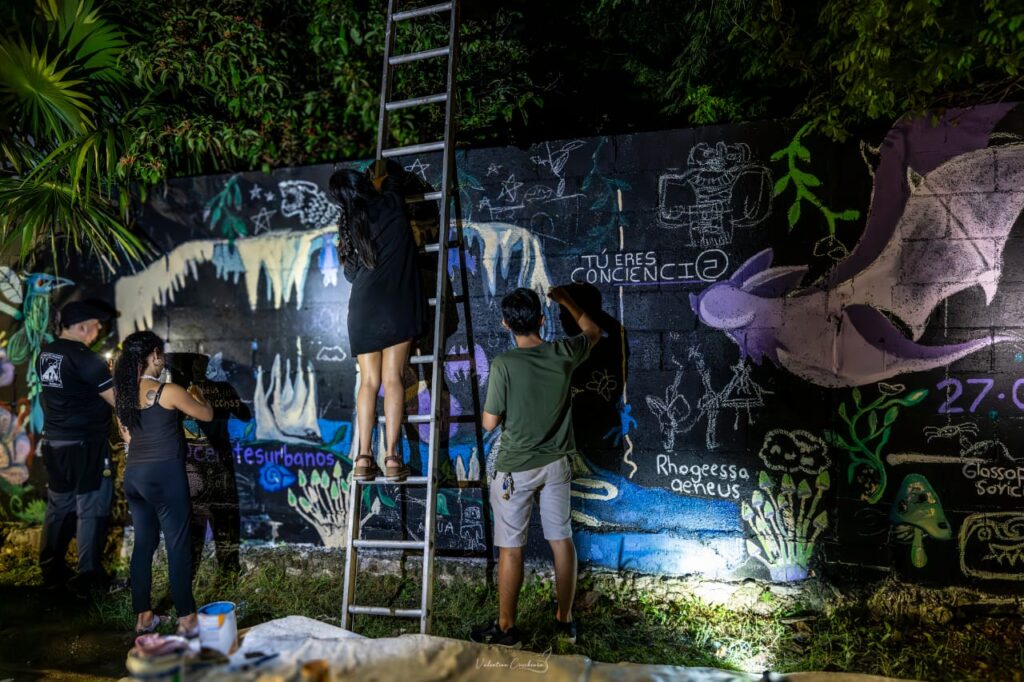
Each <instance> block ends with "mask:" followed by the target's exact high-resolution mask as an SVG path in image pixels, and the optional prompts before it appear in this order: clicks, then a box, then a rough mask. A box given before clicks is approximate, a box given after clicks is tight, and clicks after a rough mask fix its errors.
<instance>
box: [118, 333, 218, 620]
mask: <svg viewBox="0 0 1024 682" xmlns="http://www.w3.org/2000/svg"><path fill="white" fill-rule="evenodd" d="M163 347H164V343H163V341H162V340H161V339H160V337H159V336H157V335H156V334H154V333H153V332H149V331H144V332H136V333H134V334H131V335H129V336H128V338H126V339H125V340H124V342H123V344H122V352H121V356H120V357H119V358H118V360H117V365H116V366H115V367H114V381H115V391H116V396H117V400H116V406H115V410H116V412H117V418H118V421H119V422H120V425H121V428H122V432H124V433H125V440H127V441H128V459H127V463H126V465H125V471H124V495H125V498H126V499H127V501H128V509H129V511H130V512H131V515H132V525H133V526H134V527H135V547H134V548H133V549H132V558H131V564H130V568H129V571H130V576H131V588H132V609H133V610H134V611H135V613H136V614H137V617H136V625H135V629H136V632H140V633H142V632H152V631H153V630H155V629H156V627H157V626H158V625H159V623H160V617H159V616H157V615H155V614H154V613H153V609H152V607H151V602H150V598H151V595H150V592H151V588H152V582H153V554H154V553H155V552H156V548H157V545H159V544H160V531H163V534H164V542H165V543H166V546H167V562H168V573H169V577H170V583H171V598H172V599H173V600H174V608H175V610H176V611H177V612H178V634H180V635H184V636H186V637H194V636H196V635H198V634H199V625H198V616H197V615H196V603H195V599H194V598H193V596H192V550H191V547H190V544H189V517H190V514H191V504H190V502H189V490H188V478H187V477H186V475H185V435H184V433H183V432H182V430H181V424H180V423H179V421H178V412H179V411H180V412H182V413H184V414H185V415H187V416H189V417H192V418H193V419H197V420H199V421H204V422H206V421H210V420H211V419H212V418H213V408H212V407H211V406H210V405H209V404H208V403H207V402H206V400H205V399H204V398H203V395H202V392H201V391H200V390H199V389H198V387H196V386H195V385H193V386H191V387H189V389H188V391H186V390H185V389H184V388H182V387H181V386H178V385H177V384H174V383H166V384H164V383H161V382H160V379H159V376H160V373H161V372H162V371H163V368H164V352H163Z"/></svg>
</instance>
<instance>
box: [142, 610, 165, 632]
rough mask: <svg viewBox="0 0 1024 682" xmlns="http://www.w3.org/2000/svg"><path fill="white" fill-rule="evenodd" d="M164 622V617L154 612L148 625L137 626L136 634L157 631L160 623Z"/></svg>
mask: <svg viewBox="0 0 1024 682" xmlns="http://www.w3.org/2000/svg"><path fill="white" fill-rule="evenodd" d="M162 622H163V619H162V618H161V617H160V616H158V615H156V614H155V613H154V614H153V618H152V619H150V621H149V625H147V626H146V627H144V628H135V634H136V635H148V634H149V633H151V632H156V629H157V628H158V627H160V623H162Z"/></svg>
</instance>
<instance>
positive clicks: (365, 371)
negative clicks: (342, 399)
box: [356, 351, 381, 455]
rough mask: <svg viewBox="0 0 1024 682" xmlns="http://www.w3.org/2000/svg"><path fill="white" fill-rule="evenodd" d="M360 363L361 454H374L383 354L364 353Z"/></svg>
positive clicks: (359, 453) (358, 411)
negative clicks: (374, 424) (375, 421)
mask: <svg viewBox="0 0 1024 682" xmlns="http://www.w3.org/2000/svg"><path fill="white" fill-rule="evenodd" d="M356 360H357V361H358V362H359V395H358V396H357V398H356V421H357V423H358V425H359V452H357V453H356V454H358V455H362V454H366V453H371V454H372V453H373V422H374V420H375V418H376V416H377V394H378V393H379V392H380V367H381V353H380V352H379V351H377V352H374V353H363V354H361V355H357V356H356Z"/></svg>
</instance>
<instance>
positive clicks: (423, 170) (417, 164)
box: [405, 157, 430, 182]
mask: <svg viewBox="0 0 1024 682" xmlns="http://www.w3.org/2000/svg"><path fill="white" fill-rule="evenodd" d="M428 168H430V164H429V163H423V162H422V161H420V159H419V157H416V158H415V159H413V162H412V163H411V164H409V165H408V166H405V170H406V171H408V172H410V173H415V174H416V175H418V176H420V178H421V179H422V180H423V181H424V182H426V181H427V169H428Z"/></svg>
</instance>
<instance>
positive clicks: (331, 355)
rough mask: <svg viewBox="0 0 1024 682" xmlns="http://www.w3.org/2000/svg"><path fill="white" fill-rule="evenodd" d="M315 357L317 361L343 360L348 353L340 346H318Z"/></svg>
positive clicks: (346, 357)
mask: <svg viewBox="0 0 1024 682" xmlns="http://www.w3.org/2000/svg"><path fill="white" fill-rule="evenodd" d="M316 359H317V360H318V361H319V362H344V361H345V360H347V359H348V353H346V352H345V349H344V348H342V347H341V346H320V350H318V351H317V352H316Z"/></svg>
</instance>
